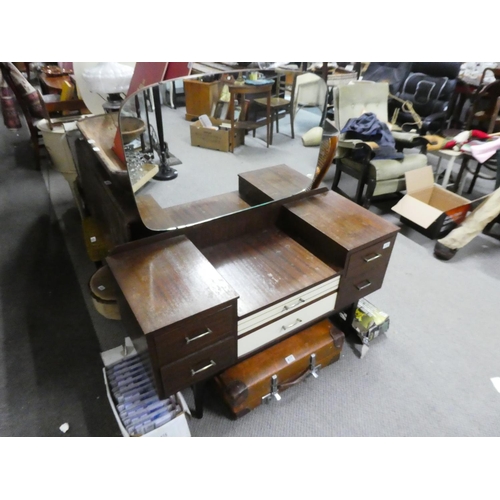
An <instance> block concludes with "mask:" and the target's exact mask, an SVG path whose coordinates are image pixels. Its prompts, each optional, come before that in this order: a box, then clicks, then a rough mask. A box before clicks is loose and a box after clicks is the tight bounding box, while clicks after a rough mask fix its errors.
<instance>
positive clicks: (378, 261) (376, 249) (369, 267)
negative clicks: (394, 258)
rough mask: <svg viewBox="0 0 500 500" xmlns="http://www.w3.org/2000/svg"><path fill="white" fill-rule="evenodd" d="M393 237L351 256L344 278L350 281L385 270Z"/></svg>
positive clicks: (392, 244)
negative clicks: (356, 277)
mask: <svg viewBox="0 0 500 500" xmlns="http://www.w3.org/2000/svg"><path fill="white" fill-rule="evenodd" d="M394 240H395V236H393V237H392V238H389V239H387V240H383V241H381V242H379V243H376V244H375V245H371V246H369V247H367V248H364V249H363V250H360V251H359V252H356V253H354V254H352V255H351V257H350V259H349V265H348V269H347V274H346V276H345V278H347V279H350V278H353V277H355V276H361V275H363V274H366V273H372V272H374V271H376V270H378V269H384V270H385V269H386V268H387V264H388V263H389V259H390V257H391V253H392V247H393V246H394Z"/></svg>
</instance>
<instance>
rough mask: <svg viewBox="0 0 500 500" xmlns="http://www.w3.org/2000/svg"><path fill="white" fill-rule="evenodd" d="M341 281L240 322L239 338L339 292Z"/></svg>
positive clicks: (326, 282)
mask: <svg viewBox="0 0 500 500" xmlns="http://www.w3.org/2000/svg"><path fill="white" fill-rule="evenodd" d="M339 281H340V277H339V276H336V277H335V278H332V279H331V280H328V281H325V282H324V283H321V284H320V285H317V286H315V287H314V288H311V289H309V290H307V291H305V292H302V293H298V294H297V295H294V296H293V297H289V298H288V299H286V300H282V301H281V302H278V303H277V304H274V305H273V306H271V307H267V308H266V309H264V310H263V311H260V312H258V313H256V314H252V315H251V316H248V317H247V318H244V319H242V320H240V321H238V336H239V335H242V334H244V333H246V332H248V331H250V330H254V329H255V328H258V327H259V325H263V324H264V323H268V322H269V321H273V319H274V318H278V317H279V316H281V315H283V314H286V313H288V312H291V311H293V310H294V309H298V308H299V307H302V306H304V305H305V304H307V303H308V302H312V301H313V300H316V299H317V298H319V297H322V296H323V295H326V294H328V293H331V292H334V291H336V290H338V287H339Z"/></svg>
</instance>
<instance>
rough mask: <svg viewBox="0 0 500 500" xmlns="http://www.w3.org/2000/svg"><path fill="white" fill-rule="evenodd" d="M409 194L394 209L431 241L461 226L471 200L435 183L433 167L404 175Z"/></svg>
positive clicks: (404, 220)
mask: <svg viewBox="0 0 500 500" xmlns="http://www.w3.org/2000/svg"><path fill="white" fill-rule="evenodd" d="M405 178H406V192H407V194H406V195H405V196H404V197H403V198H402V199H401V200H400V201H399V202H398V203H397V204H396V205H394V206H393V207H392V209H393V210H394V212H396V213H398V214H399V215H400V216H401V218H400V220H401V222H403V223H405V224H407V225H408V226H410V227H412V228H413V229H415V230H417V231H418V232H420V233H422V234H424V235H425V236H427V237H429V238H431V239H437V238H441V237H443V236H444V235H446V234H447V233H449V232H450V231H451V230H452V229H453V228H455V227H456V226H457V225H459V224H460V223H461V222H462V221H463V220H464V219H465V217H466V216H467V213H468V212H469V210H470V208H471V201H470V200H468V199H467V198H464V197H463V196H459V195H458V194H455V193H452V192H451V191H447V190H446V189H445V188H443V187H441V186H438V185H437V184H434V173H433V172H432V167H430V166H427V167H422V168H418V169H416V170H411V171H410V172H406V173H405Z"/></svg>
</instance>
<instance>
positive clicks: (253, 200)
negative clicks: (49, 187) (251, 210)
mask: <svg viewBox="0 0 500 500" xmlns="http://www.w3.org/2000/svg"><path fill="white" fill-rule="evenodd" d="M310 184H311V180H310V179H309V178H308V177H307V176H306V175H303V174H301V173H300V172H297V170H295V169H293V168H290V167H289V166H288V165H284V164H281V165H276V166H274V167H267V168H261V169H259V170H253V171H250V172H244V173H242V174H239V175H238V188H239V192H240V194H241V197H242V198H243V199H244V200H246V201H247V202H248V203H249V204H250V205H258V204H260V203H265V202H267V201H271V200H279V199H282V198H288V197H289V196H292V195H294V194H296V193H299V192H301V191H305V190H306V189H308V187H309V186H310Z"/></svg>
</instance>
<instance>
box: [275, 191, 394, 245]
mask: <svg viewBox="0 0 500 500" xmlns="http://www.w3.org/2000/svg"><path fill="white" fill-rule="evenodd" d="M285 208H286V209H288V210H289V211H290V212H292V213H293V214H295V215H297V216H298V217H300V218H302V219H303V220H304V221H306V222H308V223H309V224H311V225H312V226H314V228H315V229H316V230H317V231H320V232H321V233H323V234H325V235H326V236H327V237H328V238H329V239H332V240H334V241H335V242H337V244H339V245H340V246H342V247H343V248H345V249H346V250H347V251H352V250H357V249H361V248H362V247H364V246H366V245H371V244H372V243H373V242H374V241H376V240H379V239H381V238H384V237H386V236H388V235H392V234H395V233H397V232H398V231H399V228H398V227H397V226H395V225H394V224H392V223H390V222H388V221H386V220H384V219H383V218H382V217H379V216H378V215H375V214H374V213H372V212H370V211H369V210H366V209H364V208H363V207H360V206H359V205H356V204H355V203H353V202H352V201H350V200H348V199H347V198H344V197H343V196H341V195H340V194H338V193H335V192H333V191H329V192H327V193H324V194H318V195H317V196H314V197H311V198H308V199H305V200H302V201H300V203H297V202H292V203H288V204H286V205H285Z"/></svg>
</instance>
